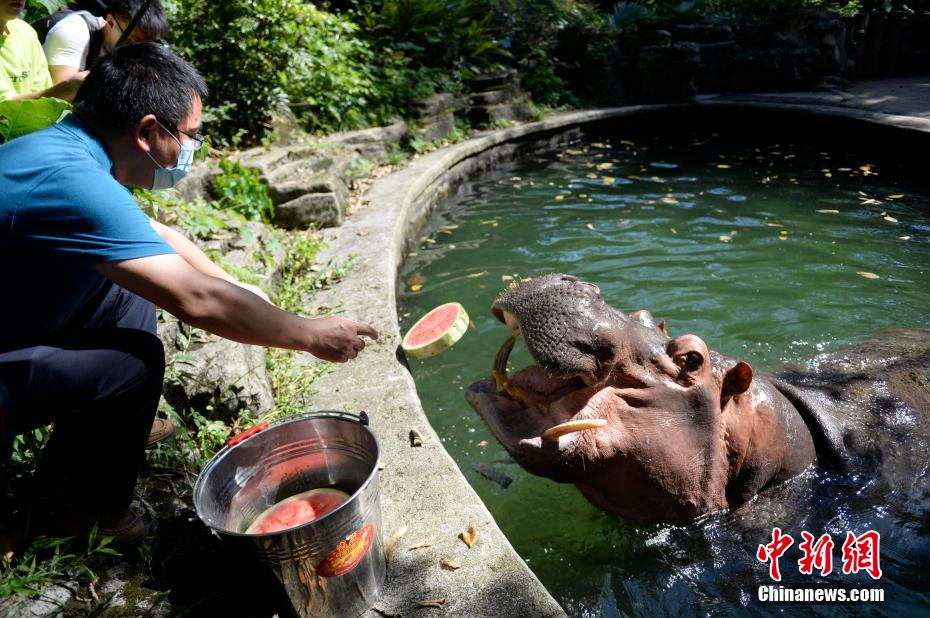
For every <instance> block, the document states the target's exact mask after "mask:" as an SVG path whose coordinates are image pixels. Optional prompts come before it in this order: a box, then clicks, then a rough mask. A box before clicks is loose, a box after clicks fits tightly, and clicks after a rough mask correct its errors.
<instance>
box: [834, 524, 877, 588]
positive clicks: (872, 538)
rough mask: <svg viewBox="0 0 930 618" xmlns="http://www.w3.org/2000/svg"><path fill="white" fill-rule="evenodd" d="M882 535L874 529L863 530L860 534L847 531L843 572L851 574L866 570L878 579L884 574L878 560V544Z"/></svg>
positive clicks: (873, 577) (844, 544)
mask: <svg viewBox="0 0 930 618" xmlns="http://www.w3.org/2000/svg"><path fill="white" fill-rule="evenodd" d="M880 541H881V536H880V535H879V534H878V533H877V532H875V531H874V530H869V531H868V532H863V533H862V534H860V535H859V536H856V535H854V534H853V533H852V532H847V533H846V541H845V542H844V543H843V574H844V575H850V574H852V573H858V572H859V571H865V572H866V573H868V574H869V575H871V576H872V579H878V578H880V577H881V576H882V567H881V565H880V564H879V562H878V546H879V542H880Z"/></svg>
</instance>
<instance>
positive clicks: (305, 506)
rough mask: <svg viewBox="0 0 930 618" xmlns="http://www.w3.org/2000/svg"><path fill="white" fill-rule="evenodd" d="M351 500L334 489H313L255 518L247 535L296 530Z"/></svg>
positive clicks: (343, 493)
mask: <svg viewBox="0 0 930 618" xmlns="http://www.w3.org/2000/svg"><path fill="white" fill-rule="evenodd" d="M348 499H349V494H347V493H346V492H344V491H339V490H338V489H333V488H329V487H327V488H321V489H311V490H310V491H305V492H303V493H299V494H297V495H295V496H291V497H290V498H285V499H284V500H282V501H280V502H278V503H276V504H273V505H272V506H270V507H268V508H267V509H265V511H264V512H262V514H261V515H259V516H258V517H256V518H255V521H253V522H252V525H250V526H249V527H248V529H247V530H246V531H245V533H246V534H268V533H270V532H280V531H281V530H287V529H289V528H296V527H297V526H302V525H303V524H306V523H309V522H311V521H313V520H314V519H319V518H320V517H322V516H323V515H326V514H327V513H329V512H330V511H333V510H335V509H336V507H338V506H339V505H340V504H342V503H343V502H345V501H346V500H348Z"/></svg>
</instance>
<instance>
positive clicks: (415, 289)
mask: <svg viewBox="0 0 930 618" xmlns="http://www.w3.org/2000/svg"><path fill="white" fill-rule="evenodd" d="M422 289H423V284H422V283H414V284H413V285H411V286H410V291H411V292H419V291H420V290H422Z"/></svg>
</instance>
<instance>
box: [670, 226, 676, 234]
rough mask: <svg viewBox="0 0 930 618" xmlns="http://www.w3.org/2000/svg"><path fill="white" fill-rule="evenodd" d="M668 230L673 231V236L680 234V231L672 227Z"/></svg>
mask: <svg viewBox="0 0 930 618" xmlns="http://www.w3.org/2000/svg"><path fill="white" fill-rule="evenodd" d="M668 229H670V230H671V231H672V234H677V233H678V230H676V229H675V228H673V227H670V228H668Z"/></svg>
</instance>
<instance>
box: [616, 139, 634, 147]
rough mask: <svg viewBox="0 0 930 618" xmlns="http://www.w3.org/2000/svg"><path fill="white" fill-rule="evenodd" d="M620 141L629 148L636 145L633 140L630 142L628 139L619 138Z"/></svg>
mask: <svg viewBox="0 0 930 618" xmlns="http://www.w3.org/2000/svg"><path fill="white" fill-rule="evenodd" d="M620 143H621V144H623V145H624V146H629V147H630V148H635V147H636V144H634V143H633V142H631V141H630V140H628V139H622V140H620Z"/></svg>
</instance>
